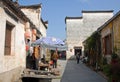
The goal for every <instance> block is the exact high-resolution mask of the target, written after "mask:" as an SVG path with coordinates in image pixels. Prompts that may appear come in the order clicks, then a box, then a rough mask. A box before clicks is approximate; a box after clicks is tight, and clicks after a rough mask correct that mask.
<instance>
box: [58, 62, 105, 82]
mask: <svg viewBox="0 0 120 82" xmlns="http://www.w3.org/2000/svg"><path fill="white" fill-rule="evenodd" d="M60 82H107V80H106V79H104V78H103V77H102V76H101V75H99V74H98V73H96V72H94V71H92V70H91V69H90V68H88V67H86V66H85V65H84V64H83V63H82V62H80V63H79V64H77V63H76V61H75V60H68V61H67V64H66V68H65V71H64V73H63V76H62V78H61V81H60Z"/></svg>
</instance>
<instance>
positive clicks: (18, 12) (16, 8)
mask: <svg viewBox="0 0 120 82" xmlns="http://www.w3.org/2000/svg"><path fill="white" fill-rule="evenodd" d="M2 1H3V3H4V4H5V5H6V6H7V7H8V8H9V9H10V10H11V11H12V12H13V13H15V14H16V15H17V16H18V17H19V18H20V19H22V20H23V21H25V22H27V21H28V22H30V24H31V26H32V28H35V29H37V28H36V26H35V25H34V24H33V23H32V22H31V20H30V19H29V18H27V16H26V15H25V14H24V13H23V12H22V11H21V10H20V8H19V6H18V5H16V4H15V3H14V2H13V1H11V0H2ZM37 32H38V33H39V34H41V32H40V31H39V30H38V29H37Z"/></svg>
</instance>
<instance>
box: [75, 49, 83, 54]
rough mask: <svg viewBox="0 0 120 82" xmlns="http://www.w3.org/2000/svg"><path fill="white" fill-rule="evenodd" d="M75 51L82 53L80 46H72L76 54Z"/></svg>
mask: <svg viewBox="0 0 120 82" xmlns="http://www.w3.org/2000/svg"><path fill="white" fill-rule="evenodd" d="M77 52H79V53H80V55H82V47H74V54H76V53H77Z"/></svg>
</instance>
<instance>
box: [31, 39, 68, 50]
mask: <svg viewBox="0 0 120 82" xmlns="http://www.w3.org/2000/svg"><path fill="white" fill-rule="evenodd" d="M33 45H40V46H42V47H46V48H49V49H51V50H56V49H57V50H66V49H67V46H66V45H65V43H64V42H63V41H62V40H61V39H59V38H55V37H42V38H40V39H38V40H36V41H35V42H34V43H33Z"/></svg>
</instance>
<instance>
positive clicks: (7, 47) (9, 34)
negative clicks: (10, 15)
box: [4, 22, 14, 55]
mask: <svg viewBox="0 0 120 82" xmlns="http://www.w3.org/2000/svg"><path fill="white" fill-rule="evenodd" d="M13 27H14V25H13V24H11V23H9V22H6V31H5V52H4V53H5V55H11V38H12V30H13Z"/></svg>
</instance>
